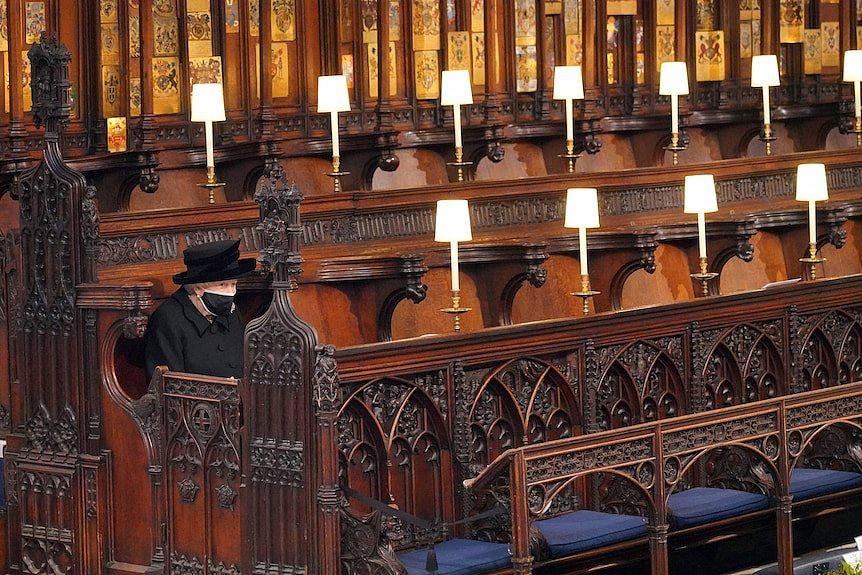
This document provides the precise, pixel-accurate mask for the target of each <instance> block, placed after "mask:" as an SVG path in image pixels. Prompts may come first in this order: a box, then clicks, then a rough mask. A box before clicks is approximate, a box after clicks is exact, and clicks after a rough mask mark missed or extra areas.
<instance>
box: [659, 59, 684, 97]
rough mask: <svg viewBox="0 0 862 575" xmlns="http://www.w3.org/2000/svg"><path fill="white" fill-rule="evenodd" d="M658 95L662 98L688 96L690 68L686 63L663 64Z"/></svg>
mask: <svg viewBox="0 0 862 575" xmlns="http://www.w3.org/2000/svg"><path fill="white" fill-rule="evenodd" d="M658 93H659V94H661V95H662V96H673V95H677V96H684V95H686V94H688V68H687V67H686V64H685V62H662V64H661V70H660V72H659V84H658Z"/></svg>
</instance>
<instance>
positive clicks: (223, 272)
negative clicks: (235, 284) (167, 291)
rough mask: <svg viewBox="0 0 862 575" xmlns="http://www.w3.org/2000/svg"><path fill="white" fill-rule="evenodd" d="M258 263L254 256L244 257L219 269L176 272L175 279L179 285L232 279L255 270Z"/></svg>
mask: <svg viewBox="0 0 862 575" xmlns="http://www.w3.org/2000/svg"><path fill="white" fill-rule="evenodd" d="M256 265H257V261H256V260H255V259H254V258H243V259H240V260H237V261H235V262H233V263H232V264H230V265H229V266H226V267H223V268H221V269H219V270H213V271H208V272H207V271H205V272H202V273H199V274H196V275H189V272H188V270H186V271H184V272H182V273H178V274H176V275H175V276H174V277H173V281H174V283H175V284H177V285H186V284H205V283H210V282H218V281H224V280H232V279H235V278H238V277H240V276H244V275H245V274H247V273H250V272H252V271H254V268H255V266H256Z"/></svg>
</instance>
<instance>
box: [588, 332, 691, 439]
mask: <svg viewBox="0 0 862 575" xmlns="http://www.w3.org/2000/svg"><path fill="white" fill-rule="evenodd" d="M657 344H658V345H657ZM681 345H682V344H681V342H679V341H678V340H677V338H667V339H664V340H660V341H659V342H656V343H649V342H643V341H637V342H634V343H632V344H630V345H627V346H610V347H607V348H603V349H601V350H599V351H598V362H599V366H598V367H599V371H598V372H597V373H599V374H600V375H599V377H598V378H597V381H595V383H593V385H590V393H591V395H592V397H591V400H590V401H591V402H592V405H594V406H595V413H594V417H595V421H594V425H595V428H596V431H600V430H605V429H614V428H617V427H624V426H628V425H633V424H636V423H640V422H643V421H653V420H655V419H662V418H665V417H673V416H676V415H681V414H683V413H686V412H687V411H688V399H687V394H686V392H685V386H684V384H683V377H682V375H681V369H682V368H681V367H680V361H681V354H682V351H681V350H682V348H681Z"/></svg>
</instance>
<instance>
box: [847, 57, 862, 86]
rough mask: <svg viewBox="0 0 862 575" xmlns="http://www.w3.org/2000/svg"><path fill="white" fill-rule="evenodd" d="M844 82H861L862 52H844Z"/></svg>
mask: <svg viewBox="0 0 862 575" xmlns="http://www.w3.org/2000/svg"><path fill="white" fill-rule="evenodd" d="M844 81H845V82H859V81H862V50H847V51H846V52H844Z"/></svg>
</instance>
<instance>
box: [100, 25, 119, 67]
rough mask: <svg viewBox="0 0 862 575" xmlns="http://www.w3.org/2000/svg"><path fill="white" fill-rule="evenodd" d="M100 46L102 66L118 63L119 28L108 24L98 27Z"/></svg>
mask: <svg viewBox="0 0 862 575" xmlns="http://www.w3.org/2000/svg"><path fill="white" fill-rule="evenodd" d="M100 32H101V34H100V35H101V45H102V64H119V63H120V26H119V24H118V23H117V22H109V23H107V24H102V25H101V26H100Z"/></svg>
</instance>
